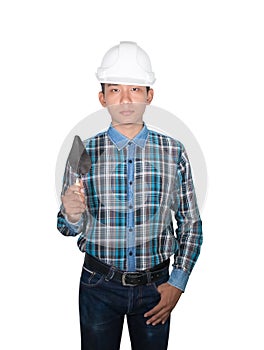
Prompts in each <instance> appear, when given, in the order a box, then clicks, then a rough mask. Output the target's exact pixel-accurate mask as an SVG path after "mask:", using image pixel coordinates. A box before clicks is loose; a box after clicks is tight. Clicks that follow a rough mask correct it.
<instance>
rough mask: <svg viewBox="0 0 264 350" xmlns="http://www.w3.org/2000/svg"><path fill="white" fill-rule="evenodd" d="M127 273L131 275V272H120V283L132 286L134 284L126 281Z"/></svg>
mask: <svg viewBox="0 0 264 350" xmlns="http://www.w3.org/2000/svg"><path fill="white" fill-rule="evenodd" d="M128 274H130V275H131V272H123V274H122V285H123V286H127V287H134V286H135V284H131V283H126V276H127V275H128Z"/></svg>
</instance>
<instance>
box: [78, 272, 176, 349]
mask: <svg viewBox="0 0 264 350" xmlns="http://www.w3.org/2000/svg"><path fill="white" fill-rule="evenodd" d="M168 278H169V273H168V274H167V275H165V276H163V277H162V278H161V279H160V280H158V281H156V282H155V283H151V284H147V285H143V286H123V285H122V284H121V283H120V282H117V281H114V280H107V279H106V278H105V276H103V275H100V274H98V273H95V272H92V271H89V270H88V269H86V268H85V267H83V270H82V274H81V280H80V292H79V311H80V326H81V344H82V347H81V349H82V350H118V349H119V348H120V341H121V335H122V328H123V322H124V316H125V315H126V317H127V324H128V331H129V336H130V341H131V346H132V350H166V349H167V345H168V338H169V324H170V320H169V319H168V320H167V322H165V324H158V325H156V326H152V325H147V324H146V321H147V319H146V318H145V317H144V314H145V313H146V312H147V311H149V310H150V309H152V308H153V307H154V306H155V305H157V304H158V302H159V301H160V294H159V292H158V290H157V286H158V285H160V284H162V283H165V282H166V281H167V280H168ZM126 350H127V349H126Z"/></svg>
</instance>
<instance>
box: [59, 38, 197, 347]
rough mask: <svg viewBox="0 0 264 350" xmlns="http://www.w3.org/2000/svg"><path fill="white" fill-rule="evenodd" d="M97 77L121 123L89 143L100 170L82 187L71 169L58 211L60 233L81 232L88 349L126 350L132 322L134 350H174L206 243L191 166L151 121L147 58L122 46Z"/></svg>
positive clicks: (94, 167)
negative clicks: (177, 323) (180, 309)
mask: <svg viewBox="0 0 264 350" xmlns="http://www.w3.org/2000/svg"><path fill="white" fill-rule="evenodd" d="M97 78H98V79H99V81H100V83H101V85H102V91H101V92H100V93H99V100H100V103H101V104H102V106H103V107H106V108H107V109H108V111H109V114H110V116H111V120H112V123H111V125H110V127H109V129H108V130H107V131H105V132H101V133H100V134H98V135H96V136H94V137H92V138H90V139H88V140H86V141H84V146H85V149H86V152H87V154H88V156H89V161H90V163H91V164H90V167H89V169H88V170H87V172H86V173H84V174H82V175H81V176H80V174H76V176H77V178H78V181H77V182H76V183H74V184H70V182H69V177H70V176H71V175H72V169H71V165H70V164H69V162H67V164H66V170H65V176H64V185H63V191H62V207H61V211H60V212H59V214H58V229H59V231H60V232H61V233H63V234H64V235H67V236H75V235H78V234H80V237H79V240H78V246H79V248H80V250H81V251H82V252H85V261H84V265H83V270H82V275H81V281H80V294H79V307H80V325H81V342H82V350H88V349H90V350H108V349H109V350H117V349H119V347H120V340H121V333H122V326H123V320H124V316H125V315H126V317H127V322H128V329H129V334H130V340H131V344H132V349H136V350H143V349H144V350H146V349H151V350H156V349H157V350H163V349H167V345H168V336H169V322H170V314H171V311H172V310H173V308H174V307H175V305H176V304H177V302H178V300H179V299H180V297H181V295H182V293H183V292H184V290H185V287H186V284H187V281H188V278H189V275H190V273H191V271H192V269H193V267H194V265H195V262H196V260H197V258H198V256H199V252H200V247H201V244H202V228H201V220H200V216H199V211H198V207H197V203H196V197H195V191H194V187H193V182H192V176H191V169H190V164H189V161H188V157H187V154H186V151H185V149H184V147H183V145H182V144H181V143H180V142H178V141H177V140H174V139H172V138H170V137H168V136H166V135H162V134H160V133H157V132H155V131H152V130H149V129H148V128H147V126H146V125H145V124H144V122H143V115H144V111H145V108H146V106H147V105H149V104H150V103H151V101H152V99H153V93H154V92H153V89H152V88H151V85H152V84H153V83H154V81H155V78H154V73H153V72H152V68H151V63H150V60H149V57H148V55H147V54H146V52H145V51H143V50H142V49H141V48H140V47H139V46H138V45H137V44H136V43H133V42H121V43H120V44H119V45H118V46H115V47H113V48H111V49H110V50H109V51H108V52H107V53H106V55H105V56H104V58H103V61H102V66H101V67H100V68H98V71H97ZM172 213H173V214H174V217H175V219H176V223H177V224H176V226H177V227H174V226H175V224H173V220H172ZM175 229H176V230H175ZM174 231H175V232H174ZM172 255H174V263H173V269H172V271H171V274H170V275H169V262H170V256H172Z"/></svg>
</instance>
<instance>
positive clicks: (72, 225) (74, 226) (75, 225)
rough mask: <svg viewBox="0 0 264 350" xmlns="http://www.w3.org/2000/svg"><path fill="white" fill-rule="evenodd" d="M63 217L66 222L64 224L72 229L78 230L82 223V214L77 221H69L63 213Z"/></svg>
mask: <svg viewBox="0 0 264 350" xmlns="http://www.w3.org/2000/svg"><path fill="white" fill-rule="evenodd" d="M64 217H65V222H66V225H67V226H68V227H70V228H72V229H74V230H78V229H79V228H80V226H81V225H82V223H83V215H82V216H81V218H80V219H79V221H77V222H71V221H70V220H69V219H68V217H67V215H66V214H64Z"/></svg>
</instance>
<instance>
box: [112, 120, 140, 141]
mask: <svg viewBox="0 0 264 350" xmlns="http://www.w3.org/2000/svg"><path fill="white" fill-rule="evenodd" d="M112 125H113V127H114V128H115V129H116V130H117V131H118V132H120V133H121V134H122V135H124V136H126V137H127V138H129V139H133V138H134V137H135V136H136V135H137V134H138V133H139V132H140V131H141V130H142V128H143V122H142V124H133V123H129V124H119V125H115V124H114V123H113V124H112Z"/></svg>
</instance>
